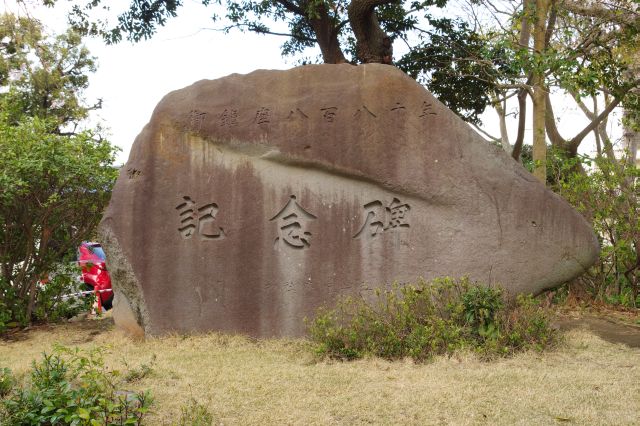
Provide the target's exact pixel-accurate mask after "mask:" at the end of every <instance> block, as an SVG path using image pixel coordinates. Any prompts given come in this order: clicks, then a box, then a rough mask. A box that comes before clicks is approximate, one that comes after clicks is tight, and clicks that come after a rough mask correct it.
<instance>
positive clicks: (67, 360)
mask: <svg viewBox="0 0 640 426" xmlns="http://www.w3.org/2000/svg"><path fill="white" fill-rule="evenodd" d="M119 376H120V374H119V373H118V372H117V371H109V370H108V369H107V368H106V367H105V365H104V362H103V357H102V352H101V351H100V350H98V349H95V350H92V351H89V352H86V353H85V352H82V351H80V350H79V349H77V348H76V349H75V350H72V349H68V348H62V347H58V348H56V349H55V350H54V352H53V353H52V354H46V353H45V354H43V356H42V360H40V361H39V362H37V363H36V362H35V361H34V362H33V366H32V370H31V377H30V378H31V380H30V383H29V384H28V385H27V386H24V387H22V388H14V389H13V391H11V392H10V393H9V394H8V395H6V397H5V398H3V399H2V401H1V402H2V409H1V410H0V424H11V425H125V424H126V425H140V424H142V420H143V418H144V416H145V414H146V413H147V411H148V409H149V406H150V405H151V402H152V398H151V396H150V394H149V393H148V392H139V393H137V392H128V391H123V390H120V389H118V385H119V384H121V380H120V378H119Z"/></svg>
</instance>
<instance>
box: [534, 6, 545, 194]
mask: <svg viewBox="0 0 640 426" xmlns="http://www.w3.org/2000/svg"><path fill="white" fill-rule="evenodd" d="M548 11H549V0H536V19H535V25H534V29H533V48H534V50H535V53H536V55H541V54H542V53H543V52H544V50H545V44H546V43H545V41H546V32H547V25H546V22H547V13H548ZM545 114H546V89H545V86H544V73H543V71H542V70H540V69H536V70H535V71H534V73H533V162H534V170H533V174H534V176H535V177H537V178H538V180H540V182H542V184H543V185H544V184H545V183H546V181H547V144H546V131H545Z"/></svg>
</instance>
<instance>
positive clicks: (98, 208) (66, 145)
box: [0, 15, 117, 329]
mask: <svg viewBox="0 0 640 426" xmlns="http://www.w3.org/2000/svg"><path fill="white" fill-rule="evenodd" d="M0 22H1V23H3V26H2V27H1V28H0V31H2V34H3V36H1V37H0V41H1V42H2V49H1V50H0V64H2V74H1V76H2V80H1V82H2V91H1V92H0V93H1V95H0V329H1V328H2V326H3V325H4V324H6V323H7V322H11V321H18V322H22V323H25V322H29V321H30V320H31V319H32V318H33V314H34V313H35V312H36V310H34V309H35V306H36V302H38V301H41V302H49V301H43V300H39V298H42V296H43V295H48V296H52V294H51V291H46V290H45V291H43V290H44V289H43V288H42V287H41V286H40V285H38V282H39V280H41V279H43V278H45V277H46V276H47V275H49V273H51V272H53V271H54V270H55V269H56V265H57V264H58V263H60V262H62V263H64V262H66V261H70V260H72V258H69V257H67V256H68V255H69V256H72V257H74V256H75V250H76V248H77V246H78V245H79V243H80V242H81V241H83V240H85V239H88V238H90V237H91V236H92V234H93V232H94V230H95V228H96V226H97V224H98V222H99V221H100V218H101V212H102V210H103V209H104V207H105V206H106V204H107V203H108V201H109V198H110V194H111V187H112V185H113V183H114V181H115V178H116V175H117V169H116V168H114V167H113V163H114V161H115V154H116V150H117V149H116V148H115V147H114V146H112V145H111V144H110V143H109V142H108V141H106V140H104V139H103V138H102V137H100V136H99V135H98V134H97V133H96V132H95V131H92V130H82V131H81V130H78V128H79V127H81V125H82V120H83V119H84V118H85V117H86V114H87V111H88V110H89V108H90V107H88V106H86V105H84V104H83V102H82V100H81V97H80V93H81V90H82V89H83V88H84V87H86V85H87V78H88V77H87V75H86V74H83V73H84V72H86V71H90V70H93V64H92V61H90V60H89V59H88V58H89V56H88V52H87V51H86V49H84V47H82V46H81V44H80V38H79V36H77V35H74V34H72V33H67V34H65V35H64V36H61V37H52V38H50V37H47V36H46V35H45V34H43V32H42V31H41V27H40V26H39V25H38V24H37V22H35V21H32V20H29V19H24V18H21V19H18V18H15V17H13V16H10V15H4V16H2V17H0ZM69 40H73V43H71V44H69V43H68V41H69ZM36 52H37V53H36ZM65 128H70V129H72V130H73V131H71V132H68V131H64V129H65ZM74 260H75V259H74ZM60 279H62V277H60ZM59 285H60V282H59V280H58V281H57V282H54V283H50V284H47V286H46V287H45V288H47V289H51V288H53V287H54V286H59ZM47 306H49V307H50V308H53V305H52V304H50V303H49V304H48V305H47ZM38 313H39V315H41V316H46V315H48V314H49V312H43V311H41V310H40V311H38Z"/></svg>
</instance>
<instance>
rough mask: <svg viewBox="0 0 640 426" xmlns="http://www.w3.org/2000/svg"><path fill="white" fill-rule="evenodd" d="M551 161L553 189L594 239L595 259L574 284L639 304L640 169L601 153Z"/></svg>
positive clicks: (614, 300)
mask: <svg viewBox="0 0 640 426" xmlns="http://www.w3.org/2000/svg"><path fill="white" fill-rule="evenodd" d="M555 164H557V168H556V170H555V176H556V179H555V181H556V184H555V187H554V189H555V190H556V191H557V192H558V193H560V194H561V195H562V196H563V197H564V198H565V199H567V201H569V202H570V203H571V204H572V205H573V206H574V207H576V209H578V211H580V212H581V213H582V214H583V215H584V216H585V218H586V219H587V220H588V221H589V222H590V223H591V225H592V226H593V228H594V230H595V232H596V234H597V235H598V240H599V242H600V248H601V249H600V259H599V262H598V263H597V264H596V265H595V266H593V267H592V268H590V269H589V271H588V273H587V274H585V275H583V276H582V277H580V279H579V282H578V284H580V285H581V287H582V288H584V289H585V290H586V292H587V293H588V294H589V295H590V297H592V298H593V299H595V300H597V301H602V302H609V303H613V304H620V305H623V306H632V307H638V306H640V251H639V250H640V169H639V168H638V167H637V166H636V165H635V164H633V163H631V162H629V161H626V159H624V158H623V159H622V160H620V161H618V160H616V159H610V158H608V157H603V156H601V157H597V158H595V159H591V158H589V157H584V156H583V157H578V158H576V159H574V160H572V161H565V162H556V163H555ZM577 165H580V168H577ZM581 168H585V169H587V172H586V173H585V172H583V171H581Z"/></svg>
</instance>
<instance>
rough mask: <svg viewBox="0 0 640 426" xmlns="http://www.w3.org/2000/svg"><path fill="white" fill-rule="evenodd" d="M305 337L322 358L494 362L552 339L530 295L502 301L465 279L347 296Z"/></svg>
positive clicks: (316, 321) (317, 320)
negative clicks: (454, 356) (476, 357)
mask: <svg viewBox="0 0 640 426" xmlns="http://www.w3.org/2000/svg"><path fill="white" fill-rule="evenodd" d="M309 334H310V337H311V340H312V341H313V342H314V347H315V351H316V353H317V354H318V355H320V356H326V357H329V358H338V359H355V358H361V357H363V356H366V355H373V356H379V357H382V358H386V359H398V358H403V357H411V358H413V359H415V360H417V361H422V360H428V359H429V358H431V357H433V356H435V355H441V354H451V353H454V352H455V351H457V350H460V349H471V350H473V351H475V352H477V353H479V354H480V355H481V356H483V357H486V358H493V357H496V356H505V355H510V354H513V353H515V352H518V351H521V350H526V349H538V350H542V349H545V348H548V347H550V346H552V345H553V344H554V343H555V342H556V340H557V335H556V332H555V331H554V330H553V329H552V328H551V327H550V324H549V319H548V316H547V314H546V312H545V311H544V310H542V308H541V307H540V306H538V304H537V303H536V302H535V300H534V299H533V298H532V297H530V296H529V297H524V296H519V297H518V298H517V299H516V300H514V301H507V300H505V298H504V296H503V292H502V290H500V289H498V288H491V287H486V286H482V285H478V284H471V283H470V282H469V280H468V279H467V278H462V279H460V280H454V279H451V278H440V279H435V280H433V281H432V282H425V281H421V282H419V283H418V284H417V285H406V286H402V287H400V286H397V285H394V286H393V289H392V290H385V291H382V290H379V291H377V292H376V294H375V296H374V298H373V300H372V301H365V300H364V299H354V298H345V299H343V300H341V301H339V302H338V304H337V307H336V308H335V309H326V308H323V309H320V310H319V312H318V314H317V316H316V317H315V319H313V320H312V321H311V322H310V323H309Z"/></svg>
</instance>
